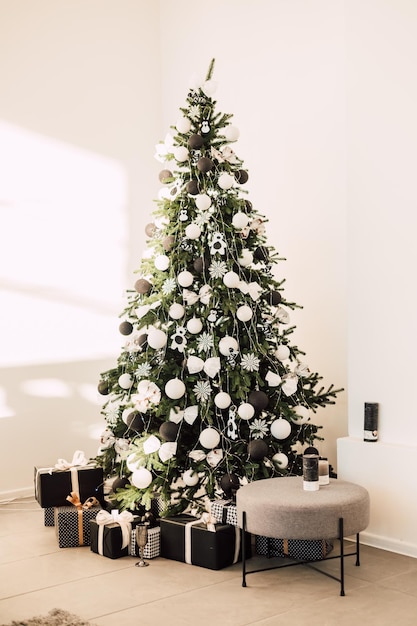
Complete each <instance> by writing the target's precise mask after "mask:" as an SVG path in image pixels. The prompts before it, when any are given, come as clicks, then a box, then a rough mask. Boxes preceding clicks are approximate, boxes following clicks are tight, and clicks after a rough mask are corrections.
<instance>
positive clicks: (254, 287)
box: [239, 280, 263, 301]
mask: <svg viewBox="0 0 417 626" xmlns="http://www.w3.org/2000/svg"><path fill="white" fill-rule="evenodd" d="M239 289H240V291H241V292H242V293H244V294H245V295H247V294H249V295H250V297H251V298H252V300H255V301H256V300H258V299H259V298H260V297H261V294H262V291H263V289H262V287H261V286H260V284H259V283H256V282H252V283H245V281H244V280H241V281H240V283H239Z"/></svg>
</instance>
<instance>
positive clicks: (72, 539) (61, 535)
mask: <svg viewBox="0 0 417 626" xmlns="http://www.w3.org/2000/svg"><path fill="white" fill-rule="evenodd" d="M101 510H102V509H101V508H100V507H99V506H93V507H91V508H89V509H78V508H77V507H75V506H58V507H55V509H54V514H55V520H54V521H55V529H56V535H57V538H58V545H59V547H60V548H76V547H77V546H89V545H90V542H91V535H90V521H91V520H93V519H95V518H96V516H97V514H98V513H99V512H100V511H101Z"/></svg>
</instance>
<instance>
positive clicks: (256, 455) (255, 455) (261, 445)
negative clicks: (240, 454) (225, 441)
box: [248, 439, 268, 461]
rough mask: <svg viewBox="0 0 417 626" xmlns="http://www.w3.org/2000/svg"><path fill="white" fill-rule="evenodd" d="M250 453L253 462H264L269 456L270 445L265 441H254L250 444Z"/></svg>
mask: <svg viewBox="0 0 417 626" xmlns="http://www.w3.org/2000/svg"><path fill="white" fill-rule="evenodd" d="M248 453H249V456H250V458H251V459H252V461H262V459H263V458H264V457H266V455H267V454H268V444H267V443H266V441H264V440H263V439H253V441H250V442H249V443H248Z"/></svg>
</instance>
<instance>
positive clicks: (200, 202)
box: [195, 193, 211, 211]
mask: <svg viewBox="0 0 417 626" xmlns="http://www.w3.org/2000/svg"><path fill="white" fill-rule="evenodd" d="M195 204H196V207H197V209H200V211H207V209H209V208H210V207H211V198H210V196H208V195H207V194H206V193H199V194H197V195H196V197H195Z"/></svg>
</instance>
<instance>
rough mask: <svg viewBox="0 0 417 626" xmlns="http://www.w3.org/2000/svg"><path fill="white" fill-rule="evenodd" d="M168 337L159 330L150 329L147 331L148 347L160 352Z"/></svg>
mask: <svg viewBox="0 0 417 626" xmlns="http://www.w3.org/2000/svg"><path fill="white" fill-rule="evenodd" d="M167 340H168V337H167V335H166V333H164V331H163V330H161V329H159V328H150V329H149V331H148V345H149V346H150V347H151V348H153V349H154V350H160V349H161V348H163V347H164V346H165V345H166V342H167Z"/></svg>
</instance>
